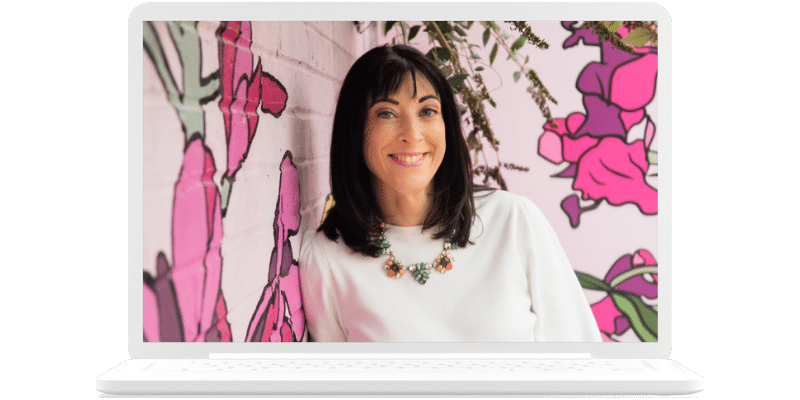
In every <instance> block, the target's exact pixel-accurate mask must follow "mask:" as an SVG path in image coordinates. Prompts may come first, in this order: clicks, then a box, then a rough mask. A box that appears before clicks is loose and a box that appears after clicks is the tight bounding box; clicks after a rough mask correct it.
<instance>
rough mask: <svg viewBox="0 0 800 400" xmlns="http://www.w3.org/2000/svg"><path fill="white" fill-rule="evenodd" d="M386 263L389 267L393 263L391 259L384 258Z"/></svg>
mask: <svg viewBox="0 0 800 400" xmlns="http://www.w3.org/2000/svg"><path fill="white" fill-rule="evenodd" d="M386 265H388V266H390V267H391V266H392V265H394V263H393V262H392V260H386Z"/></svg>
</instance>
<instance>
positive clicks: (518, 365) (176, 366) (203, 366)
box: [148, 359, 653, 372]
mask: <svg viewBox="0 0 800 400" xmlns="http://www.w3.org/2000/svg"><path fill="white" fill-rule="evenodd" d="M148 370H149V371H171V372H181V371H185V372H203V371H207V372H213V371H225V372H239V371H248V372H249V371H255V372H270V371H272V372H274V371H300V370H304V371H353V372H357V371H530V372H614V371H626V372H637V371H641V372H644V371H652V370H653V368H652V367H651V366H649V365H648V364H646V363H644V362H642V361H640V360H402V361H400V360H383V361H381V360H363V359H358V360H158V361H156V362H154V363H153V364H152V365H151V366H150V367H149V368H148Z"/></svg>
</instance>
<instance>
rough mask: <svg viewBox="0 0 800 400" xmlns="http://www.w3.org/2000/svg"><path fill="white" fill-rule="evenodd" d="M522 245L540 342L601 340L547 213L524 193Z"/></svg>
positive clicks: (537, 338) (587, 303)
mask: <svg viewBox="0 0 800 400" xmlns="http://www.w3.org/2000/svg"><path fill="white" fill-rule="evenodd" d="M519 201H520V202H521V203H522V204H521V209H522V210H521V213H522V215H521V217H522V219H523V221H524V222H523V223H522V229H521V230H522V232H520V234H521V238H520V240H521V244H520V245H521V246H523V247H522V248H523V254H524V256H523V259H524V262H525V263H526V265H527V268H528V276H527V278H528V285H529V288H530V292H531V300H532V310H531V311H533V313H535V314H536V316H537V322H536V326H535V327H534V336H535V338H536V341H537V342H601V341H602V339H601V337H600V330H599V328H598V327H597V322H595V319H594V315H593V314H592V310H591V308H590V307H589V302H588V301H587V300H586V296H585V295H584V294H583V289H582V288H581V286H580V283H579V281H578V278H577V276H576V275H575V271H574V270H573V269H572V266H571V265H570V263H569V259H567V254H566V253H565V252H564V249H563V248H562V247H561V243H560V242H559V241H558V237H557V236H556V233H555V231H554V230H553V227H552V226H550V224H549V223H548V221H547V218H546V217H545V215H544V213H542V211H541V210H540V209H539V208H538V207H537V206H536V205H535V204H534V203H533V202H532V201H531V200H530V199H527V198H524V197H521V198H520V200H519Z"/></svg>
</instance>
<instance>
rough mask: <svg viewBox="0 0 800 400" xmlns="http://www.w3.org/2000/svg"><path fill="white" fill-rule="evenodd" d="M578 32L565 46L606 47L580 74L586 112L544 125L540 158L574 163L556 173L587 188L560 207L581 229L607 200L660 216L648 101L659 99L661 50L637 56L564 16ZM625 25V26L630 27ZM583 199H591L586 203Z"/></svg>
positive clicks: (644, 49) (645, 49)
mask: <svg viewBox="0 0 800 400" xmlns="http://www.w3.org/2000/svg"><path fill="white" fill-rule="evenodd" d="M562 26H563V27H564V28H565V29H567V30H569V31H571V32H572V35H570V37H569V38H567V39H566V40H565V41H564V48H565V49H566V48H570V47H573V46H576V45H578V44H579V43H580V42H581V41H582V42H583V43H584V44H585V45H588V46H599V47H600V48H601V60H600V61H598V62H590V63H589V64H588V65H586V67H584V69H583V71H582V72H581V73H580V75H579V76H578V78H577V81H576V87H577V89H578V91H579V92H580V93H581V95H582V96H583V105H584V109H585V112H573V113H571V114H570V115H569V116H567V117H566V118H560V119H555V123H556V124H557V126H553V125H550V124H545V125H544V127H543V128H544V132H543V133H542V135H541V136H540V138H539V155H540V156H541V157H543V158H545V159H547V160H548V161H550V162H552V163H554V164H561V163H567V164H568V166H567V168H566V169H564V170H562V172H560V173H559V174H557V175H556V177H560V178H569V179H573V185H572V187H573V189H575V190H576V191H578V192H580V195H578V194H572V195H569V196H567V197H566V198H564V199H563V200H562V202H561V208H562V209H563V210H564V212H565V213H566V214H567V216H568V217H569V220H570V225H571V226H572V227H573V228H577V227H578V225H579V224H580V216H581V214H583V213H585V212H588V211H591V210H594V209H596V208H597V207H598V206H599V205H600V204H601V202H602V201H606V202H608V203H609V204H612V205H615V206H620V205H624V204H633V205H635V206H636V207H638V208H639V210H640V212H641V213H642V214H645V215H654V214H657V213H658V191H657V190H656V188H654V187H653V186H651V185H650V184H649V183H648V182H647V179H646V178H647V174H648V169H649V167H650V165H651V164H652V163H654V162H653V161H652V160H653V159H654V155H655V152H653V151H651V150H650V147H651V144H652V141H653V138H654V136H655V124H654V123H653V121H652V120H651V119H650V116H649V115H648V114H647V110H646V108H645V107H646V106H647V105H648V104H650V103H651V102H652V100H653V98H654V97H655V88H656V76H657V72H658V49H657V48H656V47H647V46H643V47H641V48H636V49H635V51H634V53H633V54H631V53H628V52H625V51H622V50H619V49H617V48H616V47H614V46H613V45H612V44H610V43H609V42H606V41H602V40H600V39H599V37H598V36H597V35H596V34H595V33H593V32H592V31H591V30H590V29H583V28H579V27H577V26H576V23H575V21H565V22H563V23H562ZM623 29H624V28H623ZM579 199H582V200H584V201H590V202H592V204H590V205H587V206H581V204H580V201H579Z"/></svg>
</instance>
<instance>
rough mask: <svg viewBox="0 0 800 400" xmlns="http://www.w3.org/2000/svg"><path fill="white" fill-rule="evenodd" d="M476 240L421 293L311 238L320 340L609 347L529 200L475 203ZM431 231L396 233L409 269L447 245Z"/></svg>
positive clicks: (307, 247) (306, 278)
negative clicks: (597, 344)
mask: <svg viewBox="0 0 800 400" xmlns="http://www.w3.org/2000/svg"><path fill="white" fill-rule="evenodd" d="M475 206H476V210H477V215H478V217H477V218H476V220H475V224H474V226H473V228H472V231H471V235H470V240H471V241H472V242H473V243H475V244H474V245H467V246H466V247H465V248H460V249H457V250H452V251H451V252H452V254H453V256H454V257H455V261H454V262H453V266H454V267H453V269H452V270H450V271H447V272H446V273H445V274H441V273H439V272H437V271H436V270H433V271H431V275H430V278H429V279H428V281H427V283H425V284H424V285H421V284H420V283H418V282H417V281H416V280H414V278H413V277H412V276H411V274H410V273H406V274H405V276H403V277H402V278H400V279H395V278H390V277H388V276H387V271H386V269H384V263H385V261H386V260H387V259H388V258H389V257H388V256H381V257H378V258H373V257H368V256H364V255H361V254H359V253H355V252H353V251H352V250H351V249H350V248H349V247H347V245H345V244H344V240H343V239H342V238H341V237H340V238H339V239H338V240H337V241H336V242H334V241H331V240H330V239H328V238H327V237H326V236H325V234H324V233H323V232H316V233H315V232H313V231H309V232H307V233H306V234H305V235H304V237H303V242H302V246H301V249H300V258H299V263H300V287H301V292H302V297H303V308H304V312H305V317H306V323H307V326H308V329H309V333H310V335H311V340H314V341H320V342H338V341H351V342H533V341H537V342H600V341H601V338H600V333H599V330H598V327H597V323H596V322H595V320H594V317H593V315H592V312H591V309H590V308H589V304H588V302H587V300H586V297H585V296H584V294H583V291H582V289H581V287H580V284H579V283H578V279H577V277H576V276H575V273H574V272H573V270H572V267H571V266H570V264H569V260H567V256H566V254H565V253H564V250H563V249H562V247H561V244H560V243H559V242H558V238H557V237H556V235H555V232H554V231H553V229H552V227H551V226H550V224H549V223H548V222H547V219H546V218H545V216H544V214H542V212H541V211H540V210H539V208H538V207H536V205H535V204H533V202H532V201H530V200H529V199H528V198H525V197H523V196H519V195H516V194H512V193H508V192H504V191H499V190H498V191H495V192H494V193H491V194H489V195H488V196H486V192H479V193H478V194H477V195H476V198H475ZM432 233H433V232H432V230H431V231H426V232H424V233H423V232H422V229H421V227H419V226H416V227H399V226H392V225H389V226H388V230H387V232H386V237H387V239H388V240H389V242H390V243H391V250H392V252H393V253H394V255H395V257H396V258H397V259H398V260H400V261H401V262H402V263H403V264H404V265H406V266H409V265H412V264H416V263H419V262H425V263H432V262H433V261H434V260H435V259H436V257H437V256H438V255H439V254H440V253H441V252H442V245H443V243H444V241H443V240H441V239H440V240H433V239H431V235H432Z"/></svg>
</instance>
